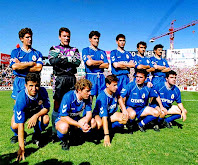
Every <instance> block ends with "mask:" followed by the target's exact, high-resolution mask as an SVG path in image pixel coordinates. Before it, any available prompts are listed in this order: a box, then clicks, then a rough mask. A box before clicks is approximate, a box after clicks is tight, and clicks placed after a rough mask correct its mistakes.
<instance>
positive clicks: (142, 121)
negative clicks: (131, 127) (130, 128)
mask: <svg viewBox="0 0 198 165" xmlns="http://www.w3.org/2000/svg"><path fill="white" fill-rule="evenodd" d="M154 119H157V117H154V116H152V115H148V116H146V117H145V118H144V119H143V120H141V121H140V122H139V123H138V125H139V126H140V127H143V126H144V125H146V124H147V123H149V122H150V121H152V120H154Z"/></svg>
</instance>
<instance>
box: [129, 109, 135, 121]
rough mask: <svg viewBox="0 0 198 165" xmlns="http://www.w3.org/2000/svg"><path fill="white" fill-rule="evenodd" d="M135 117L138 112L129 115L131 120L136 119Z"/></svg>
mask: <svg viewBox="0 0 198 165" xmlns="http://www.w3.org/2000/svg"><path fill="white" fill-rule="evenodd" d="M135 116H136V112H135V111H131V112H130V113H129V118H130V119H135Z"/></svg>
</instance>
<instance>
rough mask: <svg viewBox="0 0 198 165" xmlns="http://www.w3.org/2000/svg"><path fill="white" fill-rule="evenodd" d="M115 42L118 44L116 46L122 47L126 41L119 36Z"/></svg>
mask: <svg viewBox="0 0 198 165" xmlns="http://www.w3.org/2000/svg"><path fill="white" fill-rule="evenodd" d="M116 43H117V44H118V47H120V48H124V46H125V43H126V41H125V39H124V38H119V39H118V41H116Z"/></svg>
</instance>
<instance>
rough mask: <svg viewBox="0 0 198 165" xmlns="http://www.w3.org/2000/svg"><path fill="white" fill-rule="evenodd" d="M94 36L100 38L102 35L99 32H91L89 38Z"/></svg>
mask: <svg viewBox="0 0 198 165" xmlns="http://www.w3.org/2000/svg"><path fill="white" fill-rule="evenodd" d="M93 36H97V37H99V38H100V33H99V32H98V31H91V32H90V33H89V38H92V37H93Z"/></svg>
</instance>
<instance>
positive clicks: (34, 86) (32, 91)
mask: <svg viewBox="0 0 198 165" xmlns="http://www.w3.org/2000/svg"><path fill="white" fill-rule="evenodd" d="M25 87H26V88H27V91H28V94H29V95H30V96H33V97H34V96H36V94H37V93H38V90H39V87H40V84H39V83H38V82H33V81H28V82H27V84H25Z"/></svg>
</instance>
